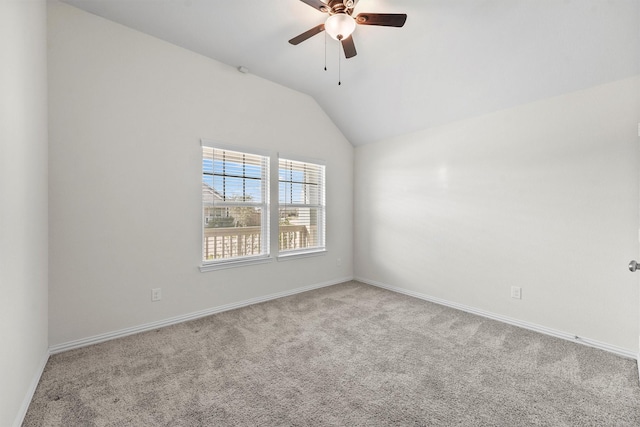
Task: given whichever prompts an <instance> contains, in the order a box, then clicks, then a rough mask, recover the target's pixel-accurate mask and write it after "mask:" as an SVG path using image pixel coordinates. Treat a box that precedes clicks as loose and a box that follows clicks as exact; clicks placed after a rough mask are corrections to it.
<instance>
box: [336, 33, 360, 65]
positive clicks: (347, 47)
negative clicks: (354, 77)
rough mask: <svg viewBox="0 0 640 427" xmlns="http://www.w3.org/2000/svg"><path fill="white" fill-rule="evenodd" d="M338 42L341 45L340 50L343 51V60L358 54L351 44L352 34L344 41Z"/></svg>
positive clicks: (354, 46)
mask: <svg viewBox="0 0 640 427" xmlns="http://www.w3.org/2000/svg"><path fill="white" fill-rule="evenodd" d="M340 42H341V43H342V49H344V56H345V58H347V59H349V58H353V57H354V56H356V55H357V54H358V52H356V45H355V44H354V43H353V34H352V35H350V36H349V37H347V38H346V39H342V40H341V41H340Z"/></svg>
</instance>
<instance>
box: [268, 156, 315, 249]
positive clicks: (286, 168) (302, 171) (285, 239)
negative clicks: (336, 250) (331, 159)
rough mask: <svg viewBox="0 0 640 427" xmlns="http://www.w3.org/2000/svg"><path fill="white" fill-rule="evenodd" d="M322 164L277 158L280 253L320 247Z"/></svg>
mask: <svg viewBox="0 0 640 427" xmlns="http://www.w3.org/2000/svg"><path fill="white" fill-rule="evenodd" d="M324 175H325V167H324V165H319V164H314V163H305V162H300V161H295V160H287V159H279V162H278V194H279V196H278V201H279V206H278V218H279V221H278V222H279V233H278V249H279V251H280V253H281V254H287V253H296V252H308V251H316V250H324V248H325V242H324V235H325V197H324Z"/></svg>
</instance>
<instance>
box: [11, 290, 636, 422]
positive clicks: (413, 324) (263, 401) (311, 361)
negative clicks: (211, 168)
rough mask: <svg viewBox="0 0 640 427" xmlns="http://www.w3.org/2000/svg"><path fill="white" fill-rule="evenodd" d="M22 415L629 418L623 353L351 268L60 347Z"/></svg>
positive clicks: (629, 366)
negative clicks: (273, 294)
mask: <svg viewBox="0 0 640 427" xmlns="http://www.w3.org/2000/svg"><path fill="white" fill-rule="evenodd" d="M23 425H24V426H388V425H393V426H510V427H512V426H527V425H543V426H640V387H639V386H638V371H637V367H636V362H635V361H634V360H630V359H625V358H621V357H617V356H615V355H613V354H610V353H607V352H604V351H601V350H596V349H593V348H589V347H586V346H582V345H579V344H574V343H570V342H566V341H563V340H559V339H556V338H552V337H548V336H545V335H540V334H537V333H535V332H530V331H528V330H524V329H520V328H516V327H513V326H509V325H505V324H502V323H500V322H496V321H493V320H489V319H485V318H482V317H478V316H475V315H472V314H468V313H464V312H460V311H457V310H453V309H450V308H447V307H443V306H439V305H435V304H432V303H428V302H425V301H422V300H418V299H414V298H411V297H407V296H404V295H400V294H396V293H393V292H389V291H386V290H383V289H379V288H376V287H372V286H368V285H364V284H361V283H357V282H348V283H344V284H340V285H335V286H331V287H327V288H322V289H318V290H315V291H311V292H306V293H303V294H298V295H295V296H291V297H286V298H282V299H279V300H275V301H269V302H266V303H262V304H257V305H253V306H250V307H246V308H241V309H238V310H234V311H229V312H225V313H220V314H216V315H213V316H209V317H206V318H202V319H199V320H195V321H191V322H187V323H183V324H179V325H175V326H171V327H167V328H163V329H159V330H156V331H151V332H146V333H141V334H138V335H133V336H129V337H126V338H121V339H117V340H113V341H109V342H105V343H102V344H97V345H94V346H91V347H86V348H82V349H78V350H73V351H69V352H66V353H61V354H57V355H54V356H52V357H51V359H50V361H49V363H48V364H47V366H46V369H45V372H44V375H43V377H42V380H41V382H40V384H39V386H38V388H37V390H36V393H35V397H34V399H33V401H32V403H31V406H30V407H29V411H28V413H27V416H26V419H25V422H24V424H23Z"/></svg>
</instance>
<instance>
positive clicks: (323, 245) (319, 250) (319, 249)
mask: <svg viewBox="0 0 640 427" xmlns="http://www.w3.org/2000/svg"><path fill="white" fill-rule="evenodd" d="M280 160H291V161H293V162H301V163H310V164H314V165H317V166H322V168H323V169H322V201H323V204H320V205H311V204H305V203H292V204H288V205H286V206H287V207H294V208H296V207H297V208H313V209H318V210H319V211H321V212H322V235H321V236H319V237H320V240H321V241H320V242H319V243H320V244H319V245H318V246H315V247H313V248H303V249H292V250H280V248H279V247H277V246H276V247H277V252H276V254H277V255H276V258H277V259H278V261H284V260H290V259H297V258H306V257H309V256H317V255H324V253H326V251H327V201H326V197H327V164H326V162H325V161H323V160H318V159H314V158H311V157H303V156H295V155H293V156H289V155H287V154H286V153H278V155H277V159H276V162H275V163H276V164H277V165H278V169H277V171H278V173H277V174H276V175H277V176H276V181H277V183H278V186H277V187H276V190H277V191H278V198H277V199H276V200H277V201H278V203H277V204H274V205H276V207H275V209H274V211H277V212H278V215H277V217H278V218H279V217H280V215H279V212H280V207H281V204H280V194H279V188H280V185H279V184H280V179H279V174H280ZM279 234H280V224H278V235H279Z"/></svg>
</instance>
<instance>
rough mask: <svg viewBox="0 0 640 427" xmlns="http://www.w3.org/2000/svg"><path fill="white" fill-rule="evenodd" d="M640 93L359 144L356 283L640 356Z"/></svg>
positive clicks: (628, 87)
mask: <svg viewBox="0 0 640 427" xmlns="http://www.w3.org/2000/svg"><path fill="white" fill-rule="evenodd" d="M639 95H640V78H638V77H635V78H630V79H626V80H622V81H617V82H612V83H610V84H606V85H603V86H597V87H593V88H590V89H587V90H582V91H579V92H575V93H571V94H567V95H564V96H560V97H556V98H551V99H546V100H543V101H539V102H535V103H532V104H528V105H523V106H519V107H517V108H513V109H509V110H505V111H499V112H496V113H494V114H489V115H485V116H481V117H477V118H474V119H470V120H465V121H460V122H456V123H452V124H449V125H446V126H442V127H438V128H432V129H430V130H425V131H421V132H418V133H414V134H411V135H406V136H402V137H398V138H395V139H389V140H384V141H381V142H379V143H376V144H372V145H366V146H361V147H358V148H357V149H356V166H355V195H356V197H355V242H356V243H355V254H356V255H355V274H356V277H359V278H362V279H366V280H368V281H373V282H378V283H381V284H385V285H388V286H395V287H399V288H402V289H404V290H406V291H410V292H416V293H420V294H423V295H426V296H430V297H435V298H440V299H444V300H446V301H449V302H452V303H456V304H460V305H466V306H470V307H474V308H477V309H479V310H483V311H485V312H489V313H494V314H497V315H500V316H506V317H510V318H514V319H518V320H521V321H524V322H528V323H532V324H534V325H540V326H544V327H546V328H552V329H555V330H557V331H562V332H566V333H570V334H575V335H578V336H581V337H584V338H588V339H591V340H595V341H599V342H601V343H605V344H608V345H612V346H616V347H619V348H622V349H626V350H628V351H630V352H632V353H637V351H638V300H639V298H638V276H637V274H636V275H633V274H631V273H629V271H627V263H628V262H629V260H630V259H632V258H635V259H637V257H638V206H639V205H638V203H639V200H638V187H639V186H638V177H639V176H638V172H639V167H638V165H639V163H638V162H639V160H640V159H639V155H638V122H639V121H640V105H639V102H640V96H639ZM511 286H520V287H522V300H515V299H511V298H510V287H511Z"/></svg>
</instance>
